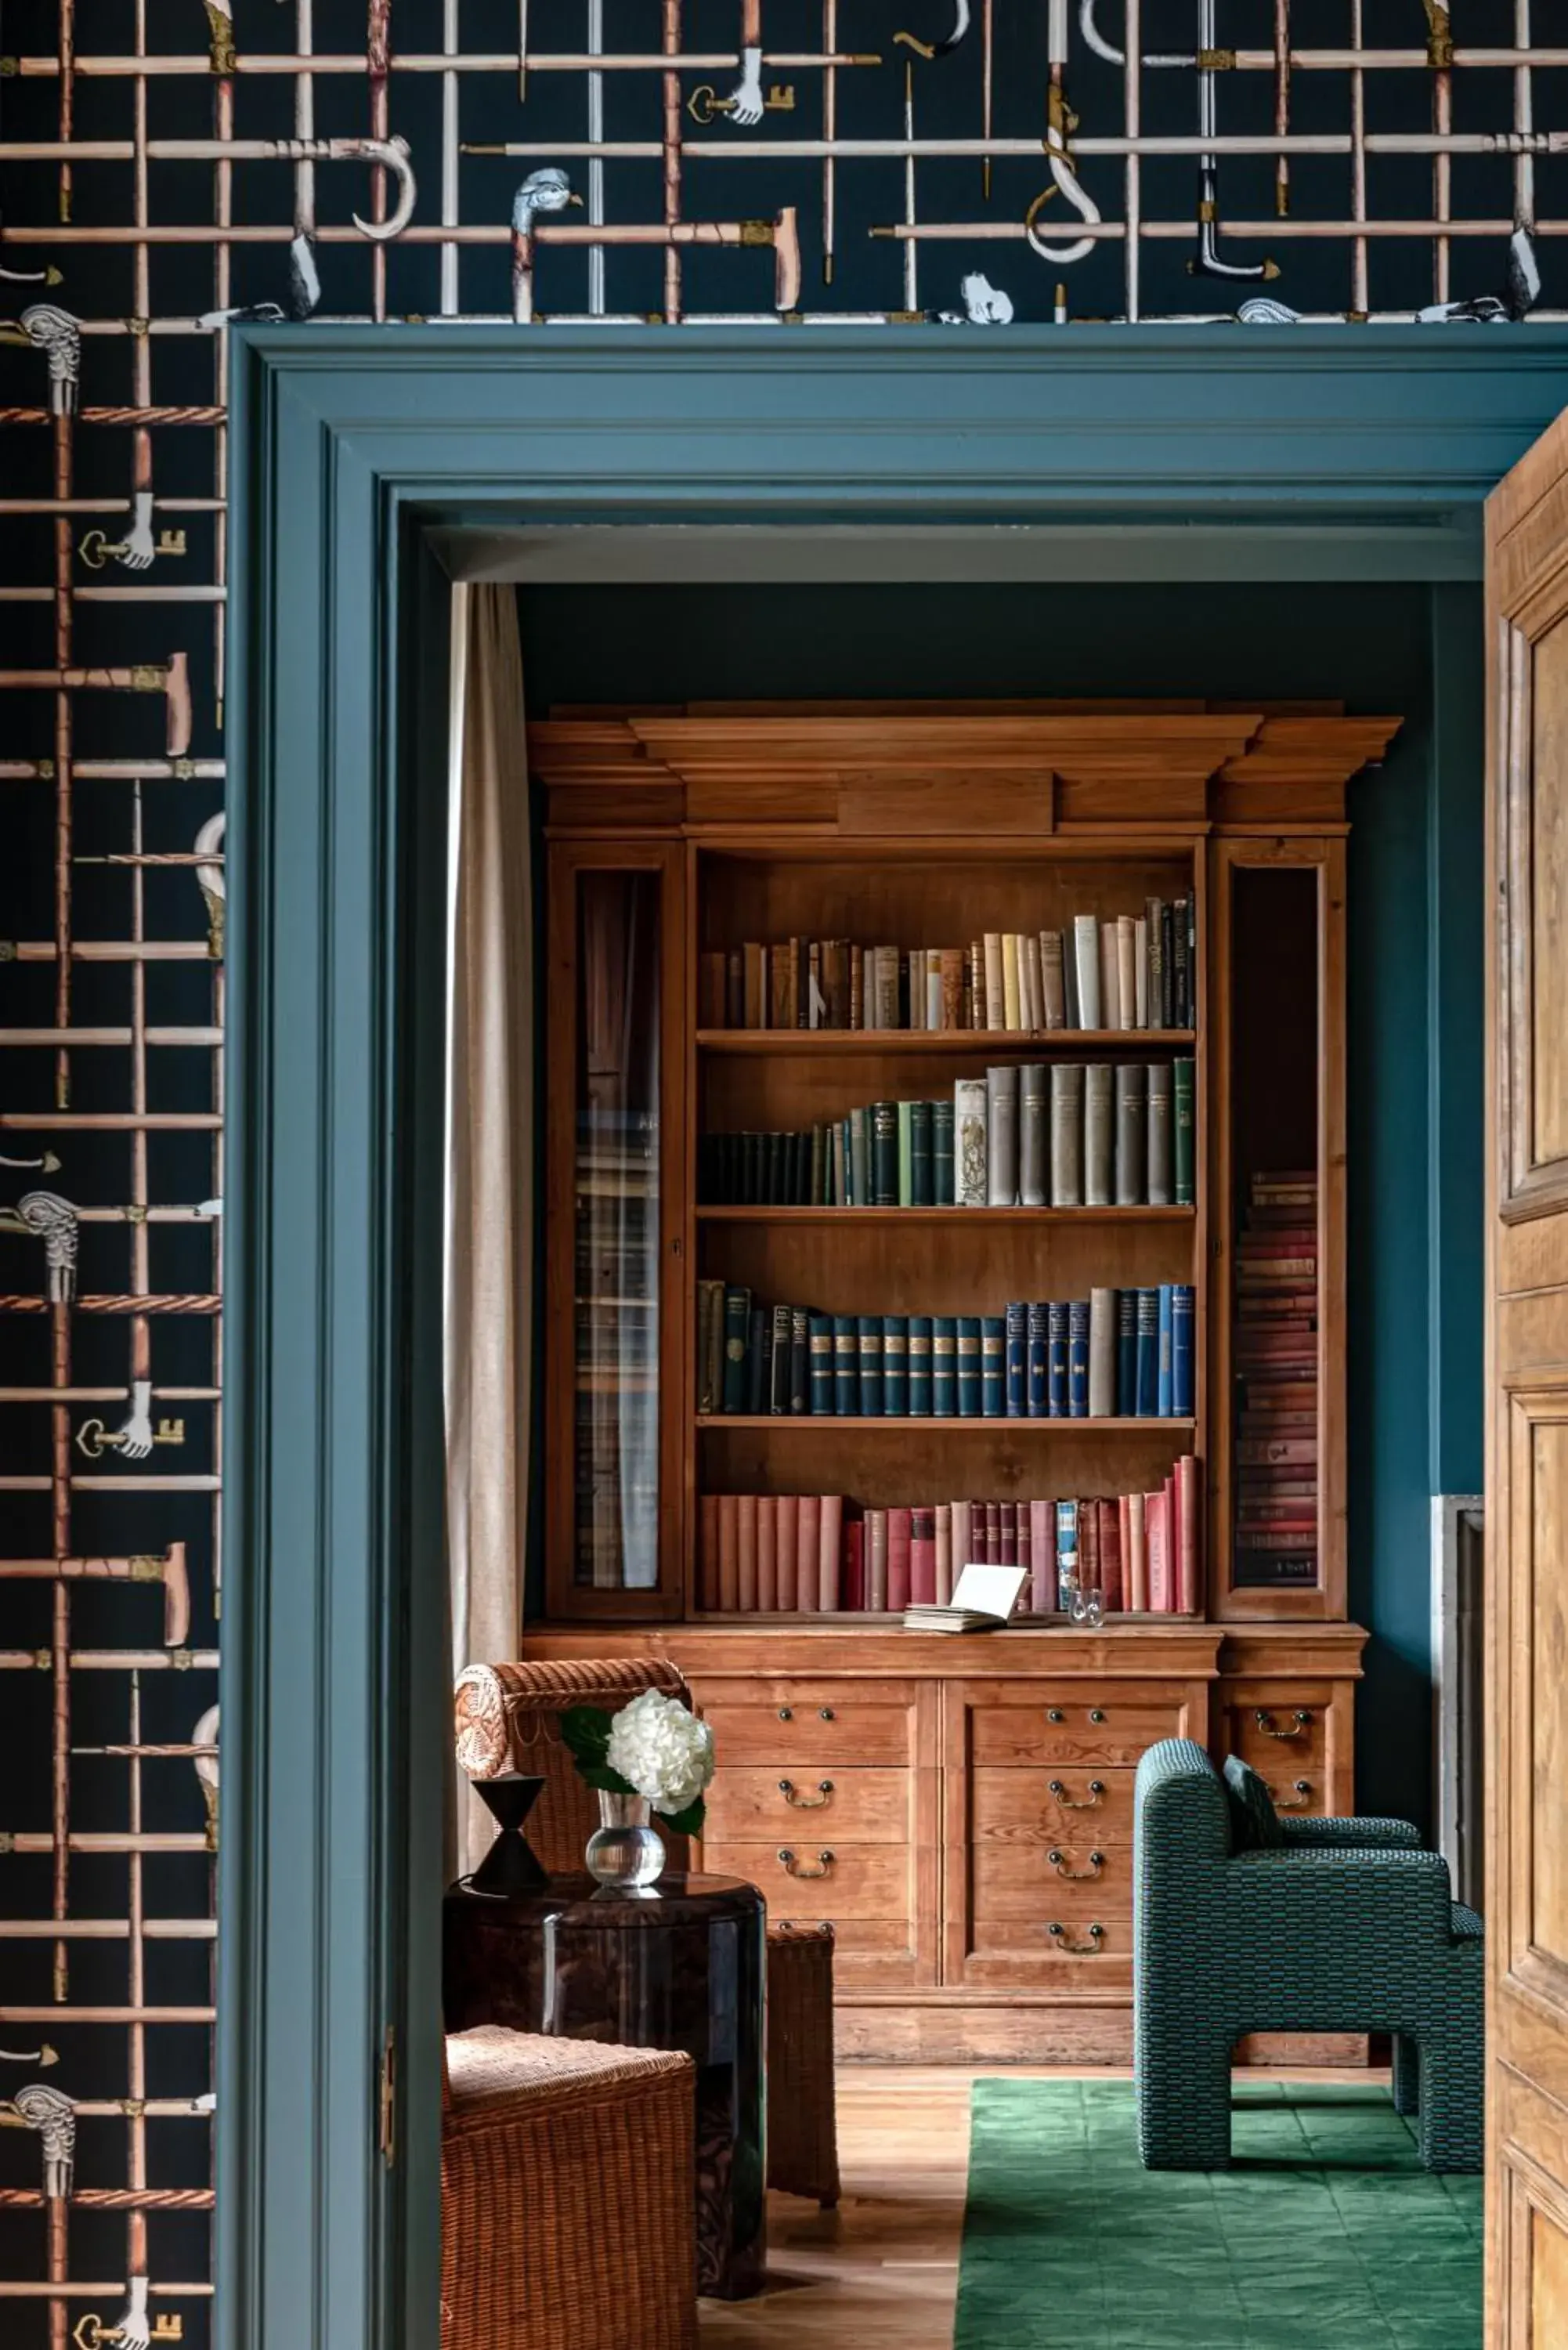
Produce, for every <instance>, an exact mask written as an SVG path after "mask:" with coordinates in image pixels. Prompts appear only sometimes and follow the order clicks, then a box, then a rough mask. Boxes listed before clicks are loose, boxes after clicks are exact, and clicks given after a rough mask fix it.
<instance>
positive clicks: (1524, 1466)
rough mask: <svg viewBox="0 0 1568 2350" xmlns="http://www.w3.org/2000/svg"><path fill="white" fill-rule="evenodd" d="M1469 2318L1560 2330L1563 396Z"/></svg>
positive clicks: (1495, 1683) (1508, 762)
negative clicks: (1478, 2220)
mask: <svg viewBox="0 0 1568 2350" xmlns="http://www.w3.org/2000/svg"><path fill="white" fill-rule="evenodd" d="M1487 599H1488V609H1487V626H1488V648H1487V659H1488V693H1489V701H1490V718H1491V724H1490V744H1491V754H1490V762H1489V769H1488V780H1487V797H1488V843H1487V854H1488V868H1489V869H1488V877H1487V878H1488V895H1489V900H1490V905H1491V907H1492V910H1493V913H1492V920H1491V922H1490V925H1489V933H1488V941H1487V1067H1488V1087H1489V1112H1490V1123H1491V1128H1492V1131H1493V1136H1494V1141H1493V1147H1492V1149H1491V1150H1490V1153H1489V1163H1488V1173H1487V1180H1488V1200H1489V1213H1488V1218H1487V1275H1488V1278H1487V1287H1488V1301H1487V1396H1488V1410H1487V1537H1488V1546H1489V1557H1488V1577H1487V1581H1488V1589H1487V1761H1488V1769H1487V1862H1488V1873H1487V1922H1488V1965H1489V1970H1490V1986H1491V1997H1490V2002H1489V2011H1488V2034H1489V2037H1488V2051H1487V2056H1488V2085H1487V2109H1488V2125H1489V2126H1488V2147H1487V2162H1488V2180H1487V2342H1488V2344H1489V2345H1490V2350H1548V2345H1557V2344H1559V2343H1568V1834H1565V1829H1568V419H1565V418H1559V420H1558V421H1557V423H1556V424H1555V425H1553V426H1552V430H1551V431H1550V432H1548V433H1547V434H1546V435H1545V436H1544V437H1543V439H1542V441H1540V442H1538V443H1537V444H1536V446H1535V448H1534V449H1532V451H1531V452H1529V454H1528V455H1527V456H1526V457H1525V458H1524V459H1523V460H1522V461H1521V463H1520V464H1519V465H1517V466H1516V467H1515V468H1514V470H1513V472H1512V473H1511V474H1509V475H1508V477H1507V478H1506V480H1504V481H1503V482H1502V483H1501V484H1500V485H1499V487H1498V489H1497V490H1496V491H1495V492H1494V493H1493V495H1492V497H1491V498H1490V501H1489V503H1488V507H1487Z"/></svg>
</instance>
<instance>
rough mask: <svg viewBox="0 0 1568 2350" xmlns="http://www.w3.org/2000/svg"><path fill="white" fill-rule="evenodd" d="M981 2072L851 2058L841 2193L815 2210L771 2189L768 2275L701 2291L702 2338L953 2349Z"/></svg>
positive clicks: (712, 2349) (843, 2104)
mask: <svg viewBox="0 0 1568 2350" xmlns="http://www.w3.org/2000/svg"><path fill="white" fill-rule="evenodd" d="M987 2069H988V2070H989V2071H991V2072H992V2073H994V2072H995V2071H997V2070H999V2069H1000V2068H999V2067H997V2066H994V2065H992V2066H990V2067H988V2068H987ZM974 2078H975V2075H974V2074H973V2073H971V2072H969V2071H966V2070H965V2069H963V2068H962V2067H961V2066H959V2065H950V2064H943V2065H940V2066H933V2067H930V2068H929V2069H928V2068H926V2067H924V2066H915V2065H908V2064H853V2065H846V2066H845V2067H844V2068H843V2069H842V2070H841V2072H840V2073H839V2075H838V2158H839V2167H840V2168H841V2170H842V2172H843V2178H844V2197H843V2200H842V2201H841V2202H840V2204H839V2206H838V2209H837V2210H836V2211H819V2210H817V2209H816V2208H815V2205H813V2204H810V2203H803V2202H802V2201H800V2199H798V2198H797V2197H795V2196H793V2195H773V2196H770V2197H769V2199H768V2284H767V2288H766V2290H765V2291H764V2292H763V2293H759V2294H758V2296H757V2297H756V2299H755V2300H754V2301H745V2302H733V2303H725V2302H718V2301H705V2302H704V2303H702V2323H701V2340H702V2350H732V2345H734V2350H741V2345H752V2344H755V2343H760V2342H765V2343H767V2344H768V2345H769V2350H795V2345H797V2344H798V2345H807V2344H812V2345H821V2344H824V2343H829V2342H831V2343H833V2344H834V2345H836V2350H846V2345H847V2350H892V2345H895V2344H896V2345H898V2350H950V2344H951V2342H952V2334H953V2299H954V2296H955V2294H956V2293H957V2291H958V2252H959V2232H960V2230H961V2227H962V2224H963V2198H964V2176H965V2171H966V2168H967V2165H968V2160H969V2086H970V2083H971V2080H973V2079H974Z"/></svg>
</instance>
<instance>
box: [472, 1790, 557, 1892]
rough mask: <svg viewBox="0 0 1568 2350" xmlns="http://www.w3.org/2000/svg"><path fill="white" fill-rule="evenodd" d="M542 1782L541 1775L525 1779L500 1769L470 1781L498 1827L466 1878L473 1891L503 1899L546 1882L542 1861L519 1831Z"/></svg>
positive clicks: (538, 1889)
mask: <svg viewBox="0 0 1568 2350" xmlns="http://www.w3.org/2000/svg"><path fill="white" fill-rule="evenodd" d="M544 1783H545V1782H544V1780H543V1779H542V1778H529V1777H527V1776H526V1775H525V1774H524V1773H523V1772H521V1771H504V1772H503V1773H501V1775H500V1777H499V1778H495V1779H475V1780H473V1781H472V1782H471V1784H472V1787H473V1790H474V1793H475V1794H477V1795H480V1796H482V1797H483V1800H484V1802H485V1804H487V1805H488V1806H489V1808H490V1810H491V1811H492V1812H493V1814H495V1820H496V1824H497V1825H498V1826H499V1828H500V1830H501V1834H500V1835H498V1836H497V1837H496V1839H495V1842H494V1843H493V1845H492V1846H491V1847H490V1850H489V1851H488V1852H487V1853H486V1854H485V1856H484V1858H483V1860H482V1861H481V1862H480V1864H479V1866H478V1867H477V1868H476V1869H475V1870H474V1872H473V1875H472V1877H470V1879H469V1883H470V1884H471V1885H472V1887H473V1889H474V1891H475V1892H476V1893H493V1894H496V1895H498V1896H500V1897H501V1898H506V1897H507V1896H508V1895H510V1894H514V1893H540V1892H543V1891H544V1889H545V1887H546V1886H547V1885H548V1884H549V1882H550V1880H549V1877H548V1876H547V1875H546V1874H545V1866H544V1864H543V1862H542V1861H541V1860H540V1858H539V1856H538V1854H537V1853H536V1852H535V1850H534V1847H533V1846H532V1845H531V1844H530V1843H529V1841H528V1839H527V1837H526V1836H525V1835H524V1833H523V1824H524V1821H525V1820H526V1819H527V1817H528V1814H529V1813H530V1812H531V1811H532V1810H533V1808H534V1806H535V1804H536V1803H537V1801H538V1799H539V1790H540V1788H541V1787H542V1786H543V1785H544Z"/></svg>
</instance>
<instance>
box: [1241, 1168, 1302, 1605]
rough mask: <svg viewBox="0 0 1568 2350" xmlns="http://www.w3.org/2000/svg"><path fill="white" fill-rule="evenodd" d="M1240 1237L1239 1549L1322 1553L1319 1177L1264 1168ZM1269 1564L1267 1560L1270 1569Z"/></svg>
mask: <svg viewBox="0 0 1568 2350" xmlns="http://www.w3.org/2000/svg"><path fill="white" fill-rule="evenodd" d="M1246 1218H1247V1226H1246V1230H1245V1231H1244V1232H1241V1234H1240V1236H1239V1237H1238V1240H1237V1243H1236V1321H1235V1367H1236V1371H1237V1375H1238V1378H1239V1379H1240V1381H1241V1409H1240V1412H1239V1415H1238V1422H1237V1448H1236V1532H1235V1544H1236V1548H1237V1550H1238V1551H1239V1552H1245V1553H1248V1554H1250V1555H1253V1556H1254V1558H1256V1557H1258V1556H1259V1555H1262V1556H1263V1557H1267V1556H1268V1555H1273V1556H1275V1557H1283V1556H1284V1555H1287V1554H1288V1555H1289V1556H1290V1557H1291V1558H1292V1559H1293V1560H1294V1561H1296V1562H1297V1563H1298V1566H1300V1567H1305V1566H1307V1565H1309V1563H1310V1562H1312V1561H1314V1560H1315V1558H1316V1555H1317V1512H1318V1454H1317V1438H1318V1386H1317V1361H1318V1318H1317V1307H1318V1295H1317V1270H1318V1254H1317V1247H1318V1243H1317V1176H1316V1173H1315V1172H1314V1171H1313V1170H1306V1171H1290V1170H1285V1171H1282V1172H1272V1173H1262V1174H1256V1175H1254V1176H1253V1177H1252V1178H1251V1182H1250V1184H1249V1186H1248V1196H1247V1206H1246ZM1264 1572H1267V1569H1266V1568H1265V1569H1264Z"/></svg>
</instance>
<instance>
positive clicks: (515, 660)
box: [445, 582, 534, 1874]
mask: <svg viewBox="0 0 1568 2350" xmlns="http://www.w3.org/2000/svg"><path fill="white" fill-rule="evenodd" d="M450 807H451V827H452V830H451V863H450V884H449V889H450V897H449V916H450V921H449V941H448V951H449V969H448V989H447V1001H448V1053H447V1121H446V1141H447V1152H446V1165H447V1199H446V1232H445V1243H446V1362H445V1389H446V1461H447V1547H448V1556H449V1560H450V1576H451V1619H452V1658H451V1662H452V1673H453V1674H454V1675H455V1674H457V1673H458V1672H460V1671H461V1670H462V1667H463V1666H464V1665H467V1664H472V1663H479V1662H493V1661H494V1660H495V1659H500V1658H503V1657H513V1656H515V1655H516V1653H517V1641H518V1635H519V1633H520V1631H521V1629H522V1623H523V1562H524V1537H525V1532H526V1515H527V1508H528V1425H529V1378H530V1342H531V1295H530V1293H531V1286H532V1272H533V1218H534V1201H533V1139H532V1129H533V1123H534V1067H533V1018H534V1006H533V896H532V877H531V872H530V856H529V837H528V769H527V744H526V739H525V736H524V711H523V660H522V651H521V648H520V646H519V642H518V634H517V599H516V591H515V589H514V588H512V587H504V586H493V585H490V584H486V583H479V582H469V583H460V584H458V585H457V586H456V587H454V588H453V591H452V768H451V798H450ZM447 1752H448V1753H449V1755H450V1753H451V1746H450V1742H449V1745H448V1748H447ZM447 1808H448V1818H449V1824H450V1828H451V1845H452V1849H451V1851H450V1853H449V1856H448V1857H449V1861H450V1862H451V1864H452V1866H451V1869H450V1870H449V1874H455V1873H456V1872H457V1871H458V1870H460V1869H467V1868H472V1867H474V1866H476V1865H477V1863H478V1861H479V1860H480V1858H481V1857H482V1856H483V1853H484V1852H485V1851H486V1849H487V1848H488V1846H489V1845H490V1842H491V1839H492V1837H493V1834H494V1823H493V1820H492V1819H491V1816H490V1814H489V1813H488V1812H487V1811H486V1810H485V1809H484V1806H483V1804H481V1803H480V1802H479V1800H478V1798H477V1797H476V1796H475V1795H474V1794H472V1791H471V1790H470V1788H469V1787H468V1786H467V1784H466V1783H462V1784H459V1783H458V1778H457V1773H456V1771H455V1767H454V1768H453V1771H452V1800H451V1802H450V1803H449V1804H448V1807H447Z"/></svg>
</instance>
